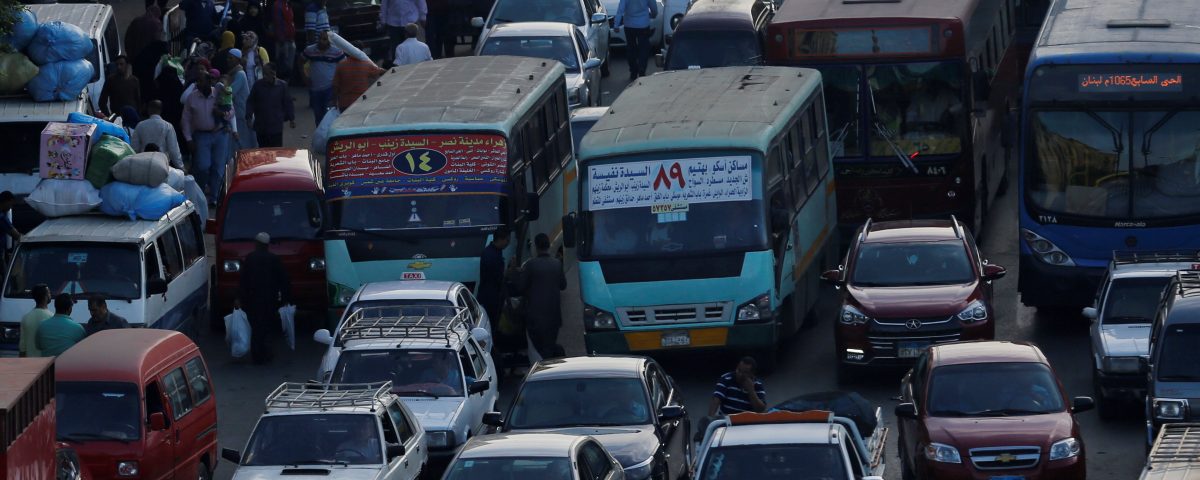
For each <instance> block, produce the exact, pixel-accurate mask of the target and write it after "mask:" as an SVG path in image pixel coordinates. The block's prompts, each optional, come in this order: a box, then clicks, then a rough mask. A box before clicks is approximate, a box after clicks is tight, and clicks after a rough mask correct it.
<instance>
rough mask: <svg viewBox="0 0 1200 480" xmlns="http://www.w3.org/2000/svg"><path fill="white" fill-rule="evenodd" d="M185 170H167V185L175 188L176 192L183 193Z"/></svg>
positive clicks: (172, 168)
mask: <svg viewBox="0 0 1200 480" xmlns="http://www.w3.org/2000/svg"><path fill="white" fill-rule="evenodd" d="M183 177H184V173H183V170H180V169H178V168H175V167H171V168H170V169H168V170H167V185H170V186H171V188H174V189H175V191H176V192H183V182H184V180H183Z"/></svg>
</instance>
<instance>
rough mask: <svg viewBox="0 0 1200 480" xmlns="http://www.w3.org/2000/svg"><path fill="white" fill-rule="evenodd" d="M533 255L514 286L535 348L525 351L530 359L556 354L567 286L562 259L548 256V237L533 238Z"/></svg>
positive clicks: (556, 355) (531, 342)
mask: <svg viewBox="0 0 1200 480" xmlns="http://www.w3.org/2000/svg"><path fill="white" fill-rule="evenodd" d="M533 244H534V246H535V247H536V248H537V257H535V258H533V259H530V260H529V261H528V262H526V263H525V266H524V267H523V268H522V269H521V276H520V280H518V282H517V288H518V289H520V291H521V293H522V294H523V295H524V297H525V299H524V300H525V328H526V332H527V335H528V336H529V342H530V344H531V345H532V346H533V349H534V350H536V352H529V356H530V359H529V360H530V361H537V360H538V358H534V355H535V354H536V355H537V356H538V357H540V358H551V357H560V356H562V355H563V348H562V346H560V345H558V330H559V329H560V328H562V300H561V296H560V294H561V292H562V291H563V290H566V288H567V277H566V275H564V274H563V266H562V262H561V261H559V260H558V259H557V258H554V257H552V256H550V237H548V236H546V234H544V233H539V234H537V236H536V237H534V239H533Z"/></svg>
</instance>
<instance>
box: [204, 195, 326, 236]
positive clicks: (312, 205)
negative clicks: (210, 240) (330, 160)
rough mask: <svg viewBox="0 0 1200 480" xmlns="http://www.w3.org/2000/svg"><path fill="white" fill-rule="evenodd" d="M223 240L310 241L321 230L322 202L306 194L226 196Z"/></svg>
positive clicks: (222, 231) (222, 228)
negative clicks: (258, 236)
mask: <svg viewBox="0 0 1200 480" xmlns="http://www.w3.org/2000/svg"><path fill="white" fill-rule="evenodd" d="M228 202H229V203H228V205H229V206H228V207H226V208H227V210H226V211H225V218H224V222H223V224H222V226H221V239H222V240H227V241H228V240H253V239H254V235H256V234H258V232H267V233H269V234H271V239H272V240H312V239H316V238H318V236H317V233H318V232H320V228H321V198H320V197H318V196H317V195H316V194H315V193H306V192H246V193H235V194H233V195H230V196H229V200H228Z"/></svg>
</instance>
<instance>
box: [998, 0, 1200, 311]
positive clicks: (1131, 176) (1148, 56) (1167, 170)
mask: <svg viewBox="0 0 1200 480" xmlns="http://www.w3.org/2000/svg"><path fill="white" fill-rule="evenodd" d="M1194 7H1195V4H1194V3H1193V2H1191V1H1188V0H1122V1H1112V2H1080V1H1078V0H1069V1H1061V0H1057V1H1055V2H1054V3H1053V4H1052V5H1051V6H1050V12H1049V14H1048V16H1047V18H1046V22H1045V24H1044V26H1043V27H1042V31H1041V33H1040V34H1039V36H1038V41H1037V44H1036V45H1035V46H1034V49H1033V54H1032V56H1031V57H1030V60H1029V68H1028V70H1027V71H1026V78H1025V85H1026V90H1025V97H1024V101H1023V104H1022V112H1021V144H1022V146H1023V148H1022V150H1021V161H1020V169H1019V178H1020V181H1019V182H1018V183H1019V191H1020V199H1019V201H1018V210H1019V222H1018V223H1019V226H1020V240H1019V243H1020V254H1019V255H1020V256H1019V265H1020V276H1019V281H1018V283H1017V289H1018V291H1019V292H1020V293H1021V301H1022V302H1023V303H1024V304H1026V305H1030V306H1039V307H1079V306H1088V305H1091V302H1092V300H1093V298H1094V296H1095V293H1096V288H1097V286H1098V284H1099V282H1100V279H1101V278H1102V277H1103V276H1104V271H1105V268H1106V267H1107V265H1108V262H1109V260H1110V259H1112V255H1113V254H1112V252H1113V251H1116V250H1122V251H1146V250H1172V251H1179V250H1192V251H1194V250H1197V249H1200V167H1197V158H1196V155H1197V153H1198V152H1200V130H1197V125H1200V36H1197V34H1196V30H1195V27H1194V26H1195V25H1200V10H1197V9H1196V8H1194Z"/></svg>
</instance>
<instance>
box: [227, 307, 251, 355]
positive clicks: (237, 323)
mask: <svg viewBox="0 0 1200 480" xmlns="http://www.w3.org/2000/svg"><path fill="white" fill-rule="evenodd" d="M225 343H228V344H229V353H230V354H231V355H233V358H241V357H244V356H246V354H247V353H250V319H249V318H247V317H246V312H243V311H242V309H240V308H235V309H234V310H233V313H230V314H229V315H226V316H225Z"/></svg>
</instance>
